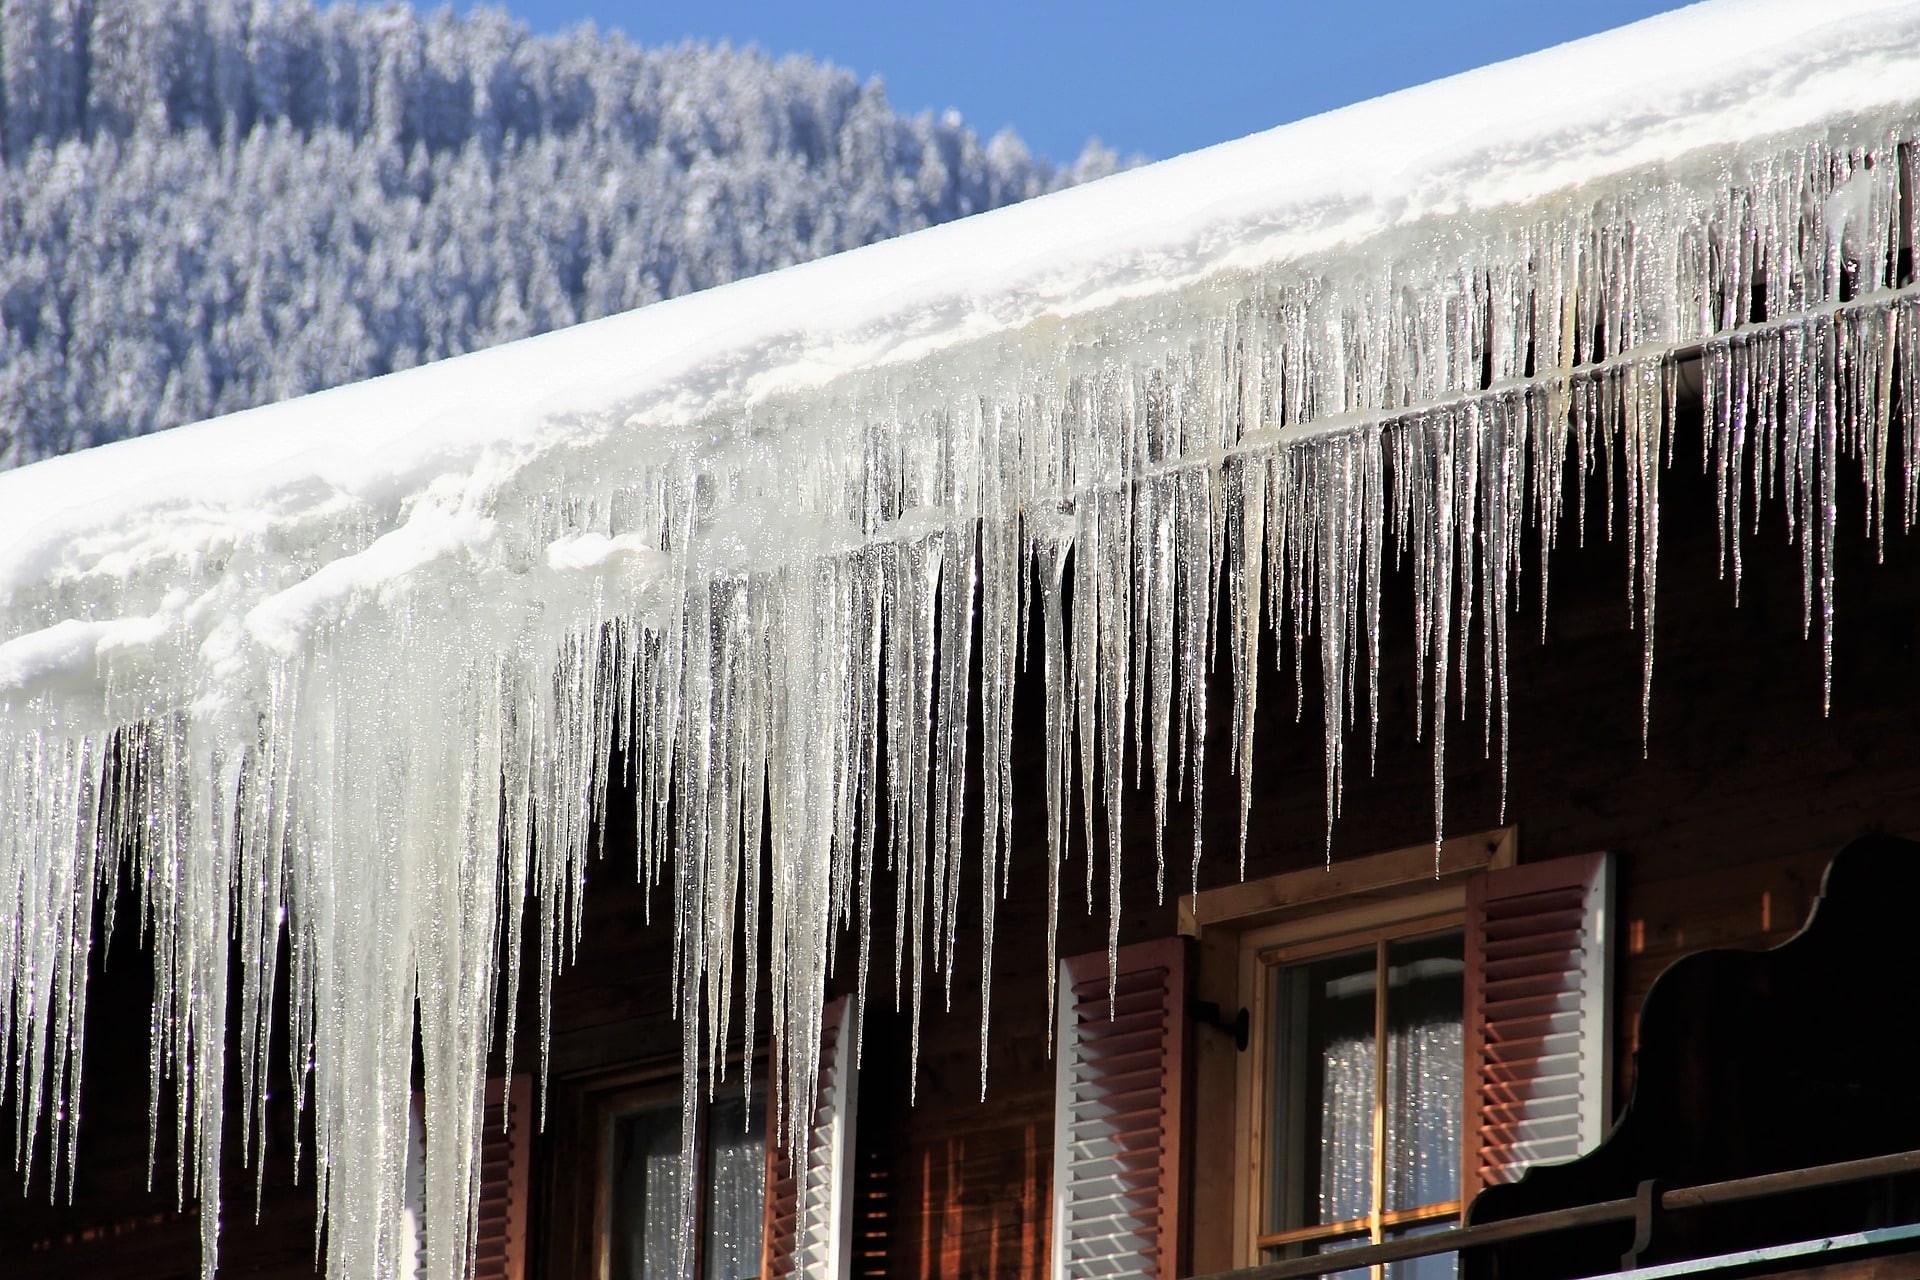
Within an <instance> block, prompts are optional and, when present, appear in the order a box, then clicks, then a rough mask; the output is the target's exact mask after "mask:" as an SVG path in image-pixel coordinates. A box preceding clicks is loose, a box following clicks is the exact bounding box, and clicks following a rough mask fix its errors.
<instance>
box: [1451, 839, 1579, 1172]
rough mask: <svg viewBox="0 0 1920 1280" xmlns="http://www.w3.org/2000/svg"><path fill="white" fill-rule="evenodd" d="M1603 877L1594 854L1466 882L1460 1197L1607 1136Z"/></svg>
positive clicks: (1570, 1154)
mask: <svg viewBox="0 0 1920 1280" xmlns="http://www.w3.org/2000/svg"><path fill="white" fill-rule="evenodd" d="M1610 881H1611V860H1610V859H1609V857H1608V856H1607V855H1606V854H1604V853H1595V854H1587V855H1585V856H1582V857H1575V858H1557V859H1555V860H1553V861H1551V862H1539V863H1526V864H1522V865H1520V866H1517V867H1506V868H1501V869H1497V870H1492V871H1488V872H1487V873H1486V874H1484V875H1481V876H1476V877H1475V878H1474V879H1473V880H1471V881H1469V882H1468V885H1467V938H1466V959H1467V992H1466V1052H1467V1067H1468V1093H1467V1117H1466V1120H1467V1123H1466V1126H1465V1129H1466V1139H1467V1141H1466V1143H1465V1147H1466V1150H1465V1157H1466V1171H1465V1172H1466V1192H1467V1195H1469V1196H1471V1195H1473V1194H1474V1193H1475V1192H1476V1191H1478V1190H1479V1189H1480V1188H1482V1187H1485V1186H1491V1185H1493V1184H1495V1183H1501V1182H1511V1181H1513V1180H1514V1179H1515V1178H1518V1177H1519V1176H1520V1175H1521V1173H1523V1172H1524V1171H1525V1170H1526V1169H1527V1167H1528V1166H1529V1165H1533V1164H1540V1163H1545V1162H1550V1161H1559V1160H1570V1159H1572V1158H1573V1157H1575V1156H1577V1155H1579V1154H1581V1153H1582V1152H1585V1151H1590V1150H1592V1149H1593V1148H1594V1147H1595V1146H1596V1145H1598V1144H1599V1142H1600V1140H1601V1138H1603V1137H1604V1136H1605V1134H1606V1128H1607V1124H1608V1121H1609V1119H1610V1116H1609V1106H1608V1080H1609V1074H1610V1073H1609V1059H1610V1057H1611V1055H1610V1053H1609V1052H1608V1048H1609V1040H1610V1036H1609V1032H1608V1027H1609V1021H1608V1001H1607V974H1608V970H1609V969H1610V968H1611V964H1610V941H1609V936H1608V935H1609V920H1608V910H1609V894H1610V889H1611V884H1610Z"/></svg>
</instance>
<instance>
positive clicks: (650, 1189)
mask: <svg viewBox="0 0 1920 1280" xmlns="http://www.w3.org/2000/svg"><path fill="white" fill-rule="evenodd" d="M612 1156H613V1159H612V1168H611V1170H610V1172H611V1175H612V1176H611V1186H610V1188H609V1190H610V1191H611V1202H610V1204H609V1205H608V1224H607V1229H608V1232H609V1234H610V1239H609V1240H608V1244H609V1246H610V1247H609V1249H608V1254H609V1259H608V1261H609V1266H610V1274H611V1276H612V1280H679V1277H678V1276H676V1274H675V1267H674V1248H673V1233H674V1228H675V1226H676V1225H677V1224H678V1222H679V1220H680V1186H681V1170H680V1104H679V1102H678V1101H674V1102H669V1103H664V1104H662V1105H660V1106H655V1107H648V1108H647V1109H646V1110H644V1111H629V1112H627V1113H626V1114H625V1115H622V1116H618V1117H616V1118H615V1119H614V1122H613V1153H612Z"/></svg>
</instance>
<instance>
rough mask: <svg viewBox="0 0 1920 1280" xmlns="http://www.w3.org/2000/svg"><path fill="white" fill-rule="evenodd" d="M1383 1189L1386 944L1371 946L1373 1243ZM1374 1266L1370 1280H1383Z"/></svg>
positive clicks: (1380, 1226) (1381, 1236)
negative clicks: (1371, 1279)
mask: <svg viewBox="0 0 1920 1280" xmlns="http://www.w3.org/2000/svg"><path fill="white" fill-rule="evenodd" d="M1386 1186H1387V942H1386V939H1385V938H1382V939H1380V940H1379V941H1378V942H1376V943H1374V944H1373V1201H1372V1212H1371V1215H1370V1216H1371V1218H1372V1221H1371V1223H1370V1229H1369V1231H1368V1235H1369V1236H1370V1237H1371V1238H1372V1240H1373V1243H1375V1244H1379V1243H1381V1242H1382V1241H1383V1240H1385V1239H1386V1231H1385V1226H1384V1223H1383V1222H1382V1218H1383V1216H1384V1215H1385V1213H1386V1199H1387V1193H1386ZM1385 1276H1386V1271H1385V1269H1384V1268H1383V1267H1381V1266H1379V1265H1378V1264H1376V1265H1375V1266H1374V1268H1373V1280H1385Z"/></svg>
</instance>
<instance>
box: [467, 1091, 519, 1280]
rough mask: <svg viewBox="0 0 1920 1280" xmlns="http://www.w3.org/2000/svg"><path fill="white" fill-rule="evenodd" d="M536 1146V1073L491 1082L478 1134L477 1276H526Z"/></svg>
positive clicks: (483, 1279)
mask: <svg viewBox="0 0 1920 1280" xmlns="http://www.w3.org/2000/svg"><path fill="white" fill-rule="evenodd" d="M532 1147H533V1077H531V1076H526V1075H516V1076H514V1077H513V1079H512V1080H499V1079H496V1080H489V1081H488V1082H487V1103H486V1111H485V1113H484V1118H483V1122H482V1127H481V1133H480V1221H479V1230H478V1233H477V1235H476V1237H475V1240H474V1248H473V1275H474V1280H525V1277H526V1275H527V1221H528V1216H529V1215H528V1209H529V1206H528V1203H527V1201H528V1197H529V1196H530V1195H531V1194H532V1190H531V1183H532V1179H531V1177H530V1168H531V1164H532V1161H531V1156H532Z"/></svg>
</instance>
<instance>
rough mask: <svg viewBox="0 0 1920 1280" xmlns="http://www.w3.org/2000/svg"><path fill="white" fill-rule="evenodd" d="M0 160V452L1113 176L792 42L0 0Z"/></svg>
mask: <svg viewBox="0 0 1920 1280" xmlns="http://www.w3.org/2000/svg"><path fill="white" fill-rule="evenodd" d="M0 160H3V162H4V163H3V164H0V466H11V465H19V464H21V463H24V462H29V461H32V460H34V459H35V458H39V457H44V456H47V455H50V454H55V453H62V452H66V451H68V450H71V449H76V448H83V447H85V446H88V445H92V444H98V443H101V442H104V441H107V440H113V439H118V438H120V437H123V436H128V435H137V434H140V433H144V432H149V431H154V430H158V429H160V428H164V427H169V426H174V425H177V424H180V423H183V422H190V421H193V420H196V419H199V418H204V417H209V416H211V415H214V414H219V413H226V412H230V411H233V410H237V409H242V408H246V407H249V406H252V405H256V404H260V403H263V402H267V401H272V400H279V399H284V398H286V397H289V396H295V395H299V394H302V393H304V392H308V391H313V390H317V389H319V388H322V387H326V386H331V385H334V384H338V383H342V382H349V381H353V380H357V379H361V378H366V377H371V376H374V375H377V374H382V373H386V372H389V371H391V370H395V369H402V368H406V367H408V366H410V365H415V364H419V363H421V362H423V361H428V360H433V359H437V358H439V357H442V356H446V355H451V354H455V353H458V352H462V351H469V350H474V349H477V348H480V347H485V346H488V345H491V344H494V343H498V342H504V341H507V340H509V339H513V338H519V337H524V336H526V335H529V334H533V333H538V332H541V331H544V330H548V329H553V328H557V327H560V326H563V325H567V324H572V323H574V322H576V321H580V320H587V319H592V318H594V317H597V316H602V315H607V314H609V313H612V312H617V311H622V310H625V309H627V308H630V307H634V306H638V305H640V304H642V303H646V302H651V301H654V300H657V299H659V298H664V297H670V296H673V295H676V294H682V293H687V292H689V291H692V290H695V289H701V288H705V287H707V286H710V285H715V284H720V283H724V282H726V281H729V280H733V279H737V278H739V277H741V276H746V275H751V274H754V273H756V272H761V271H766V270H769V269H772V268H775V267H780V266H784V265H787V264H789V263H793V262H797V261H801V260H804V259H807V258H813V257H817V256H820V255H822V254H827V253H832V252H835V251H837V250H841V249H847V248H851V247H853V246H856V245H860V244H865V243H868V242H870V241H873V240H877V239H881V238H884V237H888V236H892V235H896V234H899V233H901V232H904V231H909V230H913V229H914V228H917V227H922V226H927V225H929V224H932V223H936V222H941V221H945V220H947V219H950V218H955V217H959V216H962V215H964V214H968V213H972V212H975V211H977V210H982V209H988V208H993V207H995V206H997V205H1003V204H1007V203H1010V202H1012V201H1016V200H1020V199H1024V198H1025V197H1028V196H1031V195H1035V194H1037V193H1039V192H1041V191H1045V190H1047V189H1049V188H1051V187H1055V186H1059V185H1063V184H1065V183H1068V182H1072V181H1075V180H1076V179H1080V178H1085V177H1088V176H1094V175H1097V174H1098V173H1101V172H1104V171H1106V170H1107V169H1110V168H1112V167H1113V158H1112V156H1111V155H1110V154H1109V153H1107V152H1105V151H1104V150H1102V149H1101V148H1099V147H1098V146H1097V145H1092V146H1089V148H1088V150H1087V151H1086V152H1085V153H1083V154H1082V156H1081V157H1080V158H1079V160H1078V161H1077V163H1075V164H1074V165H1073V166H1071V167H1070V168H1066V169H1058V168H1055V167H1054V166H1053V165H1051V164H1050V163H1048V162H1047V161H1046V160H1044V159H1036V158H1034V157H1032V156H1030V155H1029V154H1028V153H1027V150H1026V148H1025V147H1024V146H1023V145H1022V143H1021V142H1020V141H1019V139H1018V138H1016V137H1014V136H1012V135H1011V134H1005V133H1003V134H1001V135H1000V136H998V137H996V138H994V139H992V140H991V141H988V142H982V141H981V140H980V139H979V138H978V137H976V136H975V135H974V134H973V133H972V132H971V131H970V130H968V129H967V128H966V127H965V125H964V124H963V123H962V122H961V121H960V119H959V118H958V117H957V116H954V115H948V116H947V117H945V118H940V119H936V118H934V117H932V116H929V115H924V114H923V115H920V116H917V117H912V118H908V117H903V116H901V115H898V114H896V113H895V112H894V110H893V109H892V108H891V107H890V106H889V105H888V102H887V99H886V95H885V92H884V89H883V87H882V86H881V85H880V83H878V82H877V81H874V82H868V83H866V84H864V85H863V84H861V83H860V82H859V81H857V80H856V79H855V78H854V77H853V76H852V75H851V74H850V73H848V72H846V71H844V70H841V69H839V68H836V67H833V66H829V65H824V64H821V63H818V62H813V61H809V60H807V59H804V58H785V59H780V60H777V61H776V60H774V59H772V58H769V57H767V56H766V55H764V54H762V53H759V52H757V51H754V50H750V49H749V50H736V49H729V48H726V47H724V46H723V47H718V48H714V47H704V46H698V45H683V46H679V47H673V48H662V49H645V48H639V47H637V46H635V45H634V44H632V43H630V42H629V41H627V40H626V39H625V38H623V37H622V36H620V35H618V34H617V33H615V34H611V35H602V34H599V33H597V32H595V31H594V30H592V29H591V28H581V29H578V30H575V31H573V32H571V33H568V34H565V35H560V36H554V37H536V36H533V35H531V34H530V33H529V32H528V31H527V30H526V28H525V27H523V26H521V25H519V24H517V23H516V22H514V21H513V20H511V19H510V18H508V17H507V16H506V15H505V14H503V13H500V12H497V11H484V10H483V11H478V12H475V13H473V14H472V15H470V16H456V15H455V14H454V13H453V12H452V11H451V10H446V9H442V10H441V11H439V12H437V13H433V14H430V15H423V14H420V13H418V12H416V11H415V10H413V9H410V8H407V7H404V6H392V7H387V8H377V9H376V8H361V7H354V6H347V5H342V6H336V7H333V8H329V9H324V10H321V9H316V8H315V7H314V6H312V5H311V4H309V3H307V2H306V0H0Z"/></svg>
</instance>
